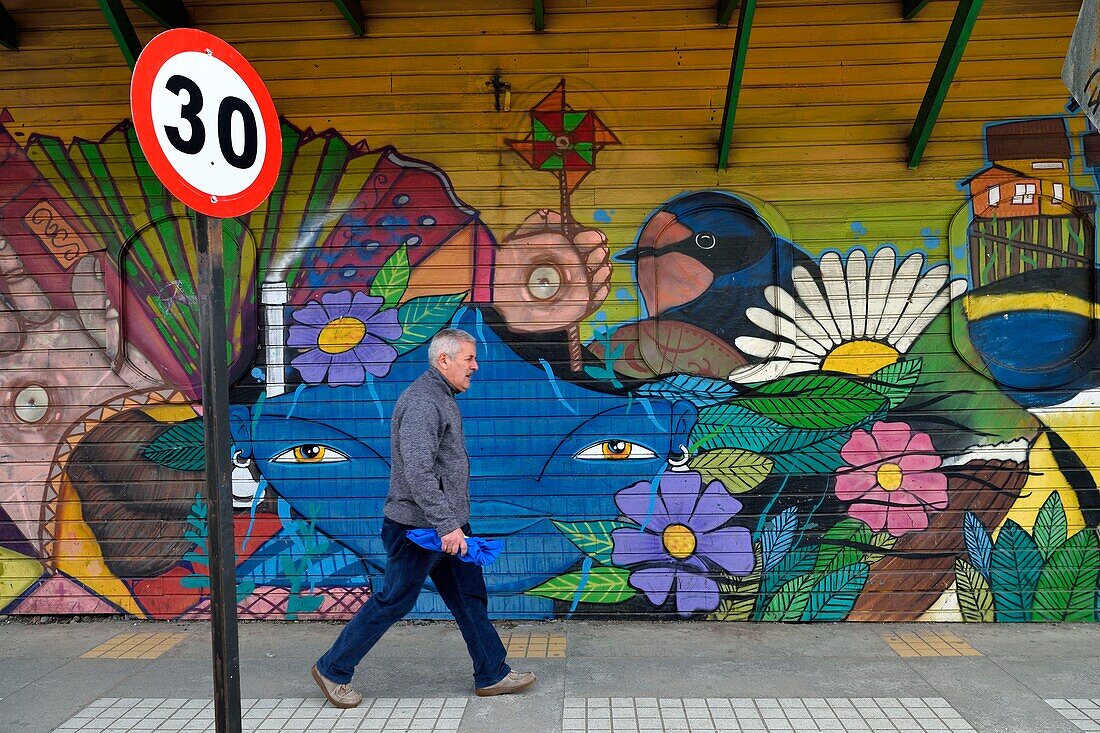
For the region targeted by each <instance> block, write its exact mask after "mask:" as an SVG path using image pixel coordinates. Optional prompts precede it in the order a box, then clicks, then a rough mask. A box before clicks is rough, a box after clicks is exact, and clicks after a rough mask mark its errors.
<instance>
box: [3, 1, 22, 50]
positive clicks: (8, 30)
mask: <svg viewBox="0 0 1100 733" xmlns="http://www.w3.org/2000/svg"><path fill="white" fill-rule="evenodd" d="M0 46H3V47H4V48H10V49H11V50H12V51H18V50H19V28H18V26H16V25H15V21H14V20H12V18H11V15H9V14H8V11H7V10H6V9H5V8H4V6H3V4H2V3H0Z"/></svg>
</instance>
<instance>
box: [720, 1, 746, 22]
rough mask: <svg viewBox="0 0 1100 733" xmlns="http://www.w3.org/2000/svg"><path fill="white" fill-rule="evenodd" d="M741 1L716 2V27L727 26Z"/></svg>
mask: <svg viewBox="0 0 1100 733" xmlns="http://www.w3.org/2000/svg"><path fill="white" fill-rule="evenodd" d="M740 2H741V0H718V25H729V24H730V18H732V17H733V11H734V10H737V6H738V5H739V4H740Z"/></svg>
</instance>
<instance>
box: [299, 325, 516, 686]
mask: <svg viewBox="0 0 1100 733" xmlns="http://www.w3.org/2000/svg"><path fill="white" fill-rule="evenodd" d="M476 351H477V350H476V342H475V341H474V338H473V337H472V336H470V334H468V333H466V332H465V331H460V330H458V329H453V328H448V329H444V330H442V331H440V332H439V333H437V334H436V335H435V338H433V339H432V342H431V344H430V345H429V347H428V362H429V368H428V371H427V372H425V373H424V374H423V375H421V376H420V377H419V378H418V379H417V380H416V381H415V382H413V383H412V384H410V385H409V387H408V388H407V389H406V390H405V391H404V393H402V395H401V397H400V398H398V400H397V405H396V406H395V407H394V411H393V420H392V423H391V428H390V433H391V434H390V447H391V453H392V467H391V474H390V491H389V494H388V495H387V497H386V504H385V508H384V509H383V514H384V515H385V517H384V519H383V521H382V543H383V545H384V546H385V548H386V558H387V560H386V571H385V577H384V581H383V585H382V587H381V588H375V589H374V593H373V594H372V595H371V597H370V599H369V600H368V601H367V602H366V603H365V604H364V605H363V607H362V608H360V609H359V611H358V612H357V613H356V614H355V616H354V617H353V618H352V619H351V621H349V622H348V624H347V626H345V627H344V629H343V631H341V632H340V636H339V637H337V639H336V642H335V643H334V644H333V645H332V648H331V649H329V650H328V651H327V652H325V653H324V655H322V657H321V658H320V659H319V660H317V663H316V664H315V665H314V666H313V679H314V680H315V681H316V682H317V684H318V686H320V688H321V691H322V692H324V693H325V697H326V698H328V701H329V702H331V703H332V704H333V705H335V706H336V707H339V708H353V707H355V706H356V705H358V704H359V703H360V702H362V701H363V696H362V695H360V694H359V693H358V692H356V691H355V690H353V689H352V688H351V686H350V684H351V678H352V675H353V674H354V672H355V667H356V665H357V664H359V662H360V661H361V660H362V659H363V657H365V656H366V654H367V652H369V651H370V650H371V647H373V646H374V645H375V644H376V643H377V642H378V640H379V639H380V638H382V635H383V634H384V633H386V630H387V629H389V628H390V626H392V625H393V624H394V623H396V622H397V621H399V620H401V618H403V617H404V616H405V614H407V613H408V612H409V611H411V610H412V608H413V605H414V604H415V603H416V599H417V596H419V595H420V590H421V588H422V587H423V586H424V581H425V580H426V579H427V578H428V577H431V579H432V581H433V582H434V583H435V587H436V589H437V590H438V591H439V595H440V597H442V599H443V601H444V602H445V603H446V604H447V608H449V609H450V611H451V613H452V614H453V615H454V617H455V621H457V622H458V628H459V629H460V630H461V632H462V638H463V639H464V640H465V641H466V648H467V649H468V650H469V652H470V658H471V659H472V660H473V663H474V687H475V691H476V692H477V694H478V695H480V696H482V697H487V696H492V695H507V694H510V693H514V692H521V691H523V690H526V689H527V688H528V687H530V686H531V685H533V684H534V683H535V675H533V674H532V673H530V672H513V671H512V670H511V669H510V668H509V667H508V665H507V664H506V663H505V661H504V658H505V656H506V653H505V650H504V645H503V644H502V643H501V641H500V636H499V635H498V634H497V631H496V629H495V628H493V625H492V624H491V623H489V610H488V594H487V591H486V589H485V578H484V577H483V576H482V574H481V568H480V567H478V566H477V565H474V564H472V563H467V562H462V561H461V560H459V559H458V556H459V555H463V554H465V553H466V536H467V534H469V532H470V525H469V519H470V458H469V456H468V455H467V453H466V436H465V433H463V431H462V415H461V414H460V413H459V411H458V403H456V402H455V395H456V394H458V393H459V392H465V391H466V390H467V389H468V388H469V387H470V378H471V377H473V375H474V372H476V371H477V353H476ZM415 528H431V529H434V530H435V531H436V532H437V533H438V534H439V537H440V540H441V542H442V545H443V548H442V552H435V551H432V550H426V549H424V548H422V547H420V546H419V545H417V544H415V543H414V542H413V541H412V540H410V539H408V537H406V535H405V532H406V531H407V530H410V529H415Z"/></svg>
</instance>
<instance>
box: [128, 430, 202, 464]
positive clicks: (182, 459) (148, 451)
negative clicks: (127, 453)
mask: <svg viewBox="0 0 1100 733" xmlns="http://www.w3.org/2000/svg"><path fill="white" fill-rule="evenodd" d="M203 436H204V432H203V427H202V418H196V419H194V420H187V421H185V422H181V423H176V424H175V425H173V426H172V427H170V428H168V429H167V430H165V431H164V432H163V433H161V434H160V435H158V436H157V438H156V440H154V441H153V442H152V443H150V444H149V445H147V446H145V450H143V451H142V452H141V455H142V457H143V458H145V460H147V461H150V462H152V463H156V464H158V465H161V466H166V467H168V468H174V469H176V470H177V471H202V470H204V469H205V468H206V448H205V446H204V443H203V440H204V438H203Z"/></svg>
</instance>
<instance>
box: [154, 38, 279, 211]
mask: <svg viewBox="0 0 1100 733" xmlns="http://www.w3.org/2000/svg"><path fill="white" fill-rule="evenodd" d="M151 109H152V117H153V128H154V130H155V131H156V135H157V140H158V141H159V143H160V146H161V149H162V150H163V151H164V154H165V157H167V158H168V162H169V163H171V165H172V167H173V168H174V169H175V170H176V171H177V172H178V173H179V175H180V177H182V178H183V180H185V181H186V182H187V183H189V184H190V185H192V186H194V187H195V188H197V189H199V190H200V191H205V192H206V193H208V194H210V195H212V196H232V195H235V194H239V193H241V192H242V191H244V190H246V189H247V188H248V187H249V186H251V185H252V183H253V182H255V180H256V178H257V176H259V174H260V168H261V167H262V165H263V161H264V157H265V154H266V152H267V149H266V146H267V135H266V132H265V130H264V129H263V118H262V116H261V114H260V105H259V104H258V103H257V101H256V97H255V95H253V94H252V92H251V90H249V88H248V85H247V84H245V83H244V80H243V79H242V78H241V77H240V76H238V74H237V72H235V71H234V70H233V69H231V68H230V67H229V65H228V64H226V63H225V62H223V61H221V60H219V59H216V58H214V57H213V56H210V55H207V54H205V53H201V52H197V51H184V52H182V53H179V54H176V55H175V56H173V57H172V58H170V59H168V60H167V61H166V62H165V63H164V66H162V67H161V69H160V71H159V72H157V75H156V77H155V78H154V80H153V89H152V100H151Z"/></svg>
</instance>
